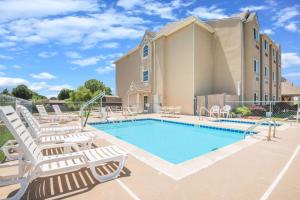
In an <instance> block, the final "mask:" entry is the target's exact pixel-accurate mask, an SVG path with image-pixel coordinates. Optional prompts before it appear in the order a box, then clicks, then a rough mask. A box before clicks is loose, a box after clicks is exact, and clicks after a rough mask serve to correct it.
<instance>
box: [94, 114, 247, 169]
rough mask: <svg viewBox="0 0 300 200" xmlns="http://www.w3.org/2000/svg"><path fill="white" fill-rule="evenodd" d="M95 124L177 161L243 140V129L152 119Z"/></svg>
mask: <svg viewBox="0 0 300 200" xmlns="http://www.w3.org/2000/svg"><path fill="white" fill-rule="evenodd" d="M92 126H94V127H95V128H97V129H100V130H103V131H105V132H106V133H109V134H111V135H113V136H115V137H117V138H119V139H121V140H124V141H126V142H128V143H130V144H133V145H135V146H137V147H139V148H141V149H143V150H145V151H148V152H150V153H152V154H154V155H156V156H158V157H160V158H162V159H164V160H167V161H169V162H171V163H174V164H178V163H181V162H184V161H186V160H190V159H192V158H195V157H197V156H200V155H203V154H206V153H208V152H211V151H214V150H217V149H218V148H221V147H224V146H226V145H229V144H232V143H234V142H237V141H240V140H242V139H243V132H242V131H234V130H229V129H220V128H218V129H215V128H212V127H204V126H201V127H200V126H193V125H188V124H182V123H174V122H167V121H164V122H162V121H160V120H152V119H147V120H138V121H134V122H131V121H130V122H121V123H105V124H92Z"/></svg>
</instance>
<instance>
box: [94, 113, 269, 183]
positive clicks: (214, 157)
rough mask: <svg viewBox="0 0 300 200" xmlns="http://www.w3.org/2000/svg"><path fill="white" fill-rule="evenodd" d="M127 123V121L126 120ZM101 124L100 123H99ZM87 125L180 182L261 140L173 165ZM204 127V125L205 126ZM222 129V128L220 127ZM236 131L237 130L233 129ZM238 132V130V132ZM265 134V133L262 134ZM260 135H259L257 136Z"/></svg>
mask: <svg viewBox="0 0 300 200" xmlns="http://www.w3.org/2000/svg"><path fill="white" fill-rule="evenodd" d="M141 119H155V120H163V119H159V118H141ZM126 121H128V120H126ZM165 121H172V122H175V123H183V124H191V125H195V126H199V124H194V123H186V122H178V121H173V120H165ZM100 123H101V122H100ZM90 124H91V125H94V124H99V123H90ZM90 124H89V125H88V126H89V128H91V129H93V130H95V131H96V132H98V133H99V134H100V135H99V136H100V138H101V139H104V140H107V141H109V142H110V143H112V144H114V145H117V146H119V147H120V148H123V149H124V150H125V151H127V152H128V153H129V154H131V155H132V156H134V157H135V158H137V159H138V160H140V161H142V162H143V163H145V164H147V165H149V166H150V167H152V168H154V169H156V170H157V171H158V172H159V173H163V174H165V175H167V176H168V177H170V178H172V179H173V180H180V179H183V178H185V177H187V176H189V175H192V174H194V173H196V172H198V171H200V170H202V169H205V168H207V167H209V166H211V165H213V164H215V163H216V162H218V161H220V160H223V159H224V158H226V157H228V156H230V155H232V154H234V153H236V152H238V151H240V150H242V149H244V148H245V147H247V146H250V145H252V144H254V143H256V142H257V141H260V140H262V139H263V138H261V137H255V138H254V137H249V136H248V137H246V139H244V140H241V141H238V142H235V143H232V144H230V145H227V146H224V147H222V148H219V149H218V150H215V151H212V152H209V153H206V154H204V155H200V156H198V157H195V158H193V159H191V160H187V161H184V162H182V163H179V164H173V163H171V162H168V161H166V160H164V159H162V158H160V157H158V156H156V155H154V154H152V153H149V152H147V151H145V150H143V149H141V148H139V147H137V146H134V145H132V144H130V143H128V142H126V141H123V140H121V139H118V138H116V137H114V136H112V135H111V134H109V133H106V132H105V131H102V130H99V129H97V128H95V127H93V126H91V125H90ZM205 126H206V125H205ZM210 126H211V125H210ZM220 128H221V129H223V128H222V127H220ZM234 130H237V129H234ZM239 131H240V130H239ZM261 132H266V131H264V130H261ZM263 134H265V133H263ZM259 135H261V134H259Z"/></svg>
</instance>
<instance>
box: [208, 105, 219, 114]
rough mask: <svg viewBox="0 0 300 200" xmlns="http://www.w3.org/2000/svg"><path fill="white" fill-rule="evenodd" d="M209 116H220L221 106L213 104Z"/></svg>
mask: <svg viewBox="0 0 300 200" xmlns="http://www.w3.org/2000/svg"><path fill="white" fill-rule="evenodd" d="M209 116H210V117H214V116H217V117H219V116H220V106H218V105H213V106H212V107H211V108H210V110H209Z"/></svg>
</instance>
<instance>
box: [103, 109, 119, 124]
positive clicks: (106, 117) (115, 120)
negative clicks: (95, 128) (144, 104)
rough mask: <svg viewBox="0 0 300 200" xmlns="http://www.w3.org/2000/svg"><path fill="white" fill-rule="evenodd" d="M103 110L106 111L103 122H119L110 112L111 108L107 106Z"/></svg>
mask: <svg viewBox="0 0 300 200" xmlns="http://www.w3.org/2000/svg"><path fill="white" fill-rule="evenodd" d="M105 110H106V115H105V120H106V121H108V122H117V121H120V120H118V119H117V118H116V117H114V116H115V115H116V114H115V113H114V112H113V111H112V109H111V107H109V106H107V107H106V108H105ZM109 115H110V116H109Z"/></svg>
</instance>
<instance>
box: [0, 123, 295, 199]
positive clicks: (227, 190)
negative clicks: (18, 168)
mask: <svg viewBox="0 0 300 200" xmlns="http://www.w3.org/2000/svg"><path fill="white" fill-rule="evenodd" d="M96 143H97V145H107V144H108V142H106V141H103V140H99V141H97V142H96ZM299 144H300V127H299V126H298V127H296V126H292V127H290V128H288V129H287V130H278V132H277V138H275V139H273V140H272V141H270V142H267V141H259V142H257V143H255V144H253V145H251V146H249V147H246V148H244V149H242V150H241V151H239V152H237V153H235V154H233V155H231V156H229V157H226V158H225V159H224V160H221V161H218V162H217V163H215V164H213V165H212V166H210V167H208V168H206V169H202V170H200V171H198V172H196V173H194V174H192V175H190V176H187V177H185V178H183V179H181V180H179V181H175V180H173V179H171V178H169V177H167V176H165V175H164V174H161V173H159V172H158V171H156V170H155V169H153V168H151V167H149V166H148V165H146V164H144V163H143V162H141V161H139V160H137V159H135V158H134V157H133V156H129V158H128V160H127V162H126V168H125V169H124V170H123V172H122V176H121V177H120V178H119V179H117V180H113V181H109V182H106V183H101V184H98V183H96V182H95V181H94V180H93V178H90V175H89V173H90V172H89V170H87V169H83V170H80V171H78V172H74V173H69V174H65V175H59V176H55V177H51V178H39V179H38V180H36V181H34V182H33V183H32V184H31V185H30V188H29V189H28V192H27V194H26V196H25V197H24V199H30V200H31V199H45V198H49V199H60V198H66V199H89V200H91V199H105V200H110V199H136V200H137V199H145V200H147V199H149V200H150V199H151V200H153V199H154V200H155V199H157V200H161V199H189V200H190V199H212V200H213V199H218V200H219V199H231V200H234V199H237V200H240V199H249V200H250V199H251V200H252V199H260V198H261V197H262V196H263V195H264V193H265V192H266V191H267V190H268V188H269V187H270V185H272V183H273V182H274V180H275V179H276V178H277V177H278V175H279V173H280V172H281V171H282V170H283V168H284V167H285V166H286V164H287V162H288V161H289V160H290V158H291V156H292V155H293V153H294V152H295V150H296V148H297V146H298V145H299ZM299 169H300V152H299V153H297V154H296V155H295V159H294V160H293V162H291V164H290V166H289V167H288V168H287V171H286V173H284V174H283V176H282V179H280V180H279V182H278V185H276V186H275V187H274V190H272V191H271V192H270V196H269V197H268V199H272V200H273V199H274V200H277V199H278V200H279V199H289V200H294V199H295V200H297V199H300V172H299ZM10 172H13V170H7V169H6V170H4V169H0V176H2V175H3V174H8V173H10ZM16 188H17V187H16V186H10V187H0V198H3V197H6V196H7V195H8V194H9V193H11V192H12V191H13V190H15V189H16Z"/></svg>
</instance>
